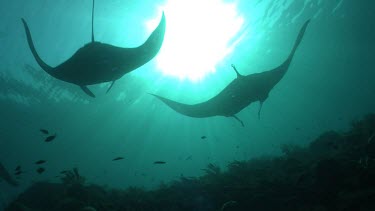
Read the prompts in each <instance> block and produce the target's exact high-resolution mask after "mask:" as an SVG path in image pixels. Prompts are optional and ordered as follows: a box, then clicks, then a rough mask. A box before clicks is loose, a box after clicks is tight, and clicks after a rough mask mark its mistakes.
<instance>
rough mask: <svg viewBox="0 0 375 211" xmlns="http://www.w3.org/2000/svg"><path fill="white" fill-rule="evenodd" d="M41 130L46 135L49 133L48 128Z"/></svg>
mask: <svg viewBox="0 0 375 211" xmlns="http://www.w3.org/2000/svg"><path fill="white" fill-rule="evenodd" d="M40 132H42V133H43V134H45V135H48V134H49V132H48V130H46V129H40Z"/></svg>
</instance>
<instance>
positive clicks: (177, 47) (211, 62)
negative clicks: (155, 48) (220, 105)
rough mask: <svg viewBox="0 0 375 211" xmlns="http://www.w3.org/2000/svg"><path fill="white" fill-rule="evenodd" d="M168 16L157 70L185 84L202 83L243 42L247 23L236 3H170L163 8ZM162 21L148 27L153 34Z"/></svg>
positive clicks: (183, 0)
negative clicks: (189, 82)
mask: <svg viewBox="0 0 375 211" xmlns="http://www.w3.org/2000/svg"><path fill="white" fill-rule="evenodd" d="M160 10H162V11H164V12H165V16H166V21H167V25H166V32H165V36H164V43H163V46H162V48H161V50H160V52H159V54H158V55H157V57H156V61H157V69H158V70H160V71H161V72H162V73H163V74H165V75H169V76H175V77H178V78H179V79H181V80H184V79H189V80H191V81H200V80H202V79H203V78H204V77H205V76H206V75H207V74H208V73H213V72H215V70H216V69H215V67H216V65H217V64H218V63H219V62H220V61H221V60H223V59H224V58H225V57H226V56H227V55H228V54H230V53H231V52H232V51H233V49H234V48H235V45H236V44H237V43H238V42H239V41H240V39H241V36H238V33H239V32H240V31H241V28H242V25H243V23H244V20H243V18H242V17H241V16H240V15H239V14H238V12H237V7H236V4H235V3H224V2H223V1H222V0H204V1H202V0H168V1H167V3H166V4H165V5H164V6H162V7H161V8H160ZM157 22H158V19H155V20H151V21H149V22H148V23H147V26H148V28H149V29H150V31H151V30H152V29H153V28H155V26H156V25H157Z"/></svg>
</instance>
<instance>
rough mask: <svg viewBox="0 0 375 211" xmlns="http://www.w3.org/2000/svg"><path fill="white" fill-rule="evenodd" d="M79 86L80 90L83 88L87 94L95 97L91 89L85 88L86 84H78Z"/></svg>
mask: <svg viewBox="0 0 375 211" xmlns="http://www.w3.org/2000/svg"><path fill="white" fill-rule="evenodd" d="M80 87H81V89H82V90H83V91H84V92H85V93H86V94H87V95H88V96H90V97H93V98H95V95H94V93H92V91H90V89H89V88H87V86H80Z"/></svg>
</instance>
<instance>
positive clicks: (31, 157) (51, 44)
mask: <svg viewBox="0 0 375 211" xmlns="http://www.w3.org/2000/svg"><path fill="white" fill-rule="evenodd" d="M164 3H165V2H164V1H100V0H98V1H97V2H96V11H95V31H96V32H95V35H96V39H97V40H99V41H101V42H105V43H111V44H113V45H117V46H137V45H139V44H141V43H142V42H143V40H145V39H146V38H147V36H148V32H147V30H146V28H145V25H144V24H143V23H145V22H146V21H147V20H149V19H151V18H154V17H155V16H157V15H158V9H157V8H158V6H159V5H162V4H164ZM236 3H237V8H238V12H239V14H240V15H241V16H242V17H243V18H244V20H245V22H244V27H245V28H244V30H245V29H248V30H249V33H248V34H247V36H245V37H244V38H243V39H242V40H241V42H240V43H239V44H238V45H237V46H236V48H235V49H234V51H233V52H232V53H231V54H229V55H228V56H226V57H225V58H224V59H223V60H222V61H220V62H219V63H218V65H217V66H216V72H215V73H211V74H209V75H207V76H206V77H205V78H204V80H202V81H199V82H191V81H188V80H184V81H181V80H179V79H178V78H174V77H171V76H165V75H163V74H161V72H160V71H159V70H157V68H156V59H154V60H152V61H151V62H149V63H147V64H146V65H144V66H142V67H140V68H138V69H137V70H135V71H133V72H131V73H129V74H126V75H125V76H123V77H122V78H121V79H120V80H118V81H117V82H116V84H115V86H114V87H113V88H112V90H111V91H110V92H109V93H108V94H105V92H106V90H107V88H108V86H109V83H106V84H101V85H94V86H90V89H91V90H92V91H93V92H95V93H96V95H97V97H96V98H95V99H91V98H89V97H88V96H86V95H85V94H84V93H83V92H82V91H81V90H80V89H79V87H77V86H75V85H72V84H68V83H65V82H62V81H58V80H56V79H54V78H52V77H50V76H49V75H48V74H46V73H45V72H44V71H42V70H41V69H40V68H39V66H38V65H37V63H36V62H35V60H34V58H33V57H32V54H31V53H30V50H29V48H28V45H27V42H26V37H25V33H24V30H23V27H22V23H21V20H20V18H21V17H24V18H25V19H27V20H28V22H29V24H30V27H31V28H32V31H33V37H34V42H35V45H36V46H37V49H38V52H39V54H40V55H41V57H43V59H44V60H45V61H48V63H49V64H51V65H52V66H54V65H57V64H59V63H61V62H62V61H64V60H66V59H67V58H69V57H70V56H71V55H72V54H73V53H74V52H75V51H76V50H77V49H78V48H80V47H82V45H83V44H85V43H87V42H89V39H90V24H91V22H90V4H91V3H90V1H81V2H73V1H68V2H67V1H53V2H52V1H42V0H37V1H32V2H31V1H30V2H29V1H21V0H15V1H11V2H9V1H8V2H5V1H2V2H0V14H1V20H0V21H1V25H0V45H1V49H0V82H1V84H0V86H1V87H2V88H1V89H0V102H1V103H0V117H1V118H0V125H1V127H0V152H1V153H0V161H1V163H3V165H4V166H5V167H7V169H9V170H10V171H12V170H13V169H14V168H16V166H18V165H21V166H22V168H23V169H24V170H25V173H24V174H21V175H20V176H19V177H18V181H19V183H20V187H17V188H12V187H10V186H9V185H7V184H6V183H5V182H0V190H1V191H0V200H1V201H4V202H7V201H9V200H11V199H13V198H14V196H15V195H17V194H18V193H19V192H21V191H22V190H23V189H25V188H27V187H28V186H30V185H31V184H33V183H35V182H37V181H56V182H57V181H59V179H58V178H55V176H57V175H59V172H60V171H62V170H64V169H71V168H73V167H77V168H79V171H80V173H81V174H82V175H85V177H86V178H87V181H88V182H89V183H94V184H100V185H105V186H109V187H116V188H126V187H128V186H140V187H146V188H149V189H152V188H155V187H157V186H158V185H159V184H160V183H161V182H166V183H168V182H170V181H172V180H174V179H176V178H178V177H180V176H181V175H184V176H188V177H190V176H200V175H202V174H203V173H204V172H203V171H202V170H201V169H202V168H204V167H205V166H206V165H207V164H209V163H214V164H215V165H218V166H220V167H222V168H224V169H225V168H226V165H227V164H228V163H229V162H232V161H234V160H246V159H250V158H253V157H257V156H262V155H277V154H280V146H281V145H283V144H298V145H301V146H305V145H307V144H308V143H310V142H311V141H312V140H313V139H314V138H316V137H317V136H318V135H319V134H321V133H322V132H323V131H326V130H331V129H335V130H339V131H344V130H346V129H347V128H348V126H349V123H350V122H351V121H352V120H356V119H359V118H361V117H362V116H363V115H365V114H367V113H369V112H374V108H375V100H374V99H375V98H374V97H375V94H374V90H375V83H374V78H375V71H374V59H373V55H374V46H375V45H374V41H373V38H374V37H375V23H374V21H373V20H374V16H375V3H374V2H373V1H348V0H330V1H322V0H305V1H302V0H301V1H292V0H284V1H281V0H279V1H271V0H263V1H262V0H258V1H251V3H249V1H236ZM197 7H199V5H197ZM207 14H208V15H209V11H207ZM191 15H194V12H192V14H191ZM166 17H167V26H168V13H166ZM307 19H311V23H310V25H309V28H308V29H307V31H306V34H305V36H304V38H303V41H302V43H301V45H300V46H299V49H298V50H297V52H296V55H295V57H294V59H293V61H292V64H291V67H290V69H289V71H288V73H287V74H286V75H285V77H284V78H283V79H282V80H281V81H280V83H278V84H277V85H276V87H275V88H274V89H273V90H272V91H271V93H270V96H269V98H268V99H267V101H266V102H265V103H264V105H263V108H262V115H261V119H260V120H259V119H258V116H257V112H258V108H259V107H258V106H259V105H258V103H253V104H251V105H250V106H248V107H247V108H245V109H244V110H242V111H241V112H240V113H238V114H237V116H238V117H240V118H241V120H243V121H244V123H245V127H241V125H240V124H239V123H238V122H237V121H236V120H234V119H233V118H226V117H221V116H218V117H210V118H203V119H198V118H191V117H187V116H183V115H181V114H179V113H176V112H175V111H173V110H171V109H170V108H168V107H167V106H165V105H164V104H163V103H162V102H160V101H159V100H157V99H156V98H154V97H153V96H151V95H149V93H157V94H159V95H162V96H165V97H168V98H171V99H173V100H176V101H180V102H184V103H188V104H193V103H199V102H202V101H205V100H207V99H209V98H211V97H213V96H215V95H216V94H217V93H218V92H220V91H221V90H222V89H223V88H224V87H225V86H226V85H227V84H229V83H230V82H231V81H232V80H234V78H235V74H234V72H233V71H232V69H231V67H230V64H231V63H235V64H236V66H237V68H238V69H239V71H241V73H242V74H244V75H248V74H252V73H256V72H262V71H265V70H269V69H272V68H274V67H275V66H277V65H279V64H280V63H281V62H282V61H284V59H285V58H286V57H287V55H288V54H289V52H290V49H291V47H292V45H293V42H294V40H295V37H296V36H297V33H298V30H299V29H300V27H301V25H302V24H303V23H304V22H305V21H306V20H307ZM246 27H248V28H246ZM223 30H225V29H223ZM166 33H168V29H167V32H166ZM192 33H194V32H192ZM197 50H199V49H197ZM171 59H173V58H171ZM192 62H194V61H192ZM41 128H43V129H47V130H49V131H50V132H51V133H53V134H54V133H56V134H57V137H56V139H54V140H53V141H52V142H48V143H46V142H44V139H45V135H43V134H42V133H41V132H40V131H39V130H40V129H41ZM202 136H206V138H205V139H202V138H201V137H202ZM119 156H121V157H124V159H123V160H120V161H116V162H113V161H112V159H113V158H115V157H119ZM190 158H191V159H190ZM41 159H43V160H47V163H45V164H44V167H45V169H46V171H45V172H44V173H43V174H38V173H37V172H36V171H35V170H36V168H37V167H36V166H35V164H34V162H35V161H37V160H41ZM157 160H162V161H165V162H166V164H164V165H155V164H154V163H153V162H154V161H157Z"/></svg>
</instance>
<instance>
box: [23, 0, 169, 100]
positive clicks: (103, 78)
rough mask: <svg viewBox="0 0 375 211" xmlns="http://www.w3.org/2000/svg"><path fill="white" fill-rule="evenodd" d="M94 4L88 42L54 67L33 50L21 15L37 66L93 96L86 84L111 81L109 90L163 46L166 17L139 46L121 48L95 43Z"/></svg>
mask: <svg viewBox="0 0 375 211" xmlns="http://www.w3.org/2000/svg"><path fill="white" fill-rule="evenodd" d="M94 5H95V2H94V0H93V4H92V18H91V19H92V23H91V29H92V30H91V42H90V43H87V44H86V45H84V46H83V47H82V48H80V49H79V50H77V51H76V52H75V53H74V54H73V56H71V57H70V58H69V59H68V60H66V61H65V62H63V63H61V64H60V65H58V66H56V67H51V66H49V65H48V64H46V63H45V62H44V61H43V60H42V59H41V58H40V56H39V55H38V53H37V51H36V49H35V46H34V43H33V40H32V37H31V33H30V30H29V27H28V25H27V23H26V21H25V20H24V19H23V18H22V22H23V25H24V28H25V31H26V36H27V42H28V44H29V47H30V50H31V52H32V54H33V56H34V58H35V60H36V62H37V63H38V64H39V66H40V67H41V68H42V69H43V70H44V71H45V72H47V73H48V74H49V75H51V76H52V77H54V78H57V79H59V80H62V81H65V82H68V83H73V84H76V85H78V86H80V87H81V89H82V90H83V91H84V92H85V93H86V94H88V95H89V96H91V97H95V95H94V94H93V93H92V92H91V91H90V90H89V89H88V88H87V85H93V84H98V83H103V82H112V83H111V85H110V87H109V88H108V90H107V93H108V91H109V90H110V89H111V88H112V86H113V84H114V83H115V81H116V80H117V79H119V78H121V77H122V76H123V75H124V74H126V73H129V72H131V71H133V70H135V69H137V68H139V67H141V66H142V65H144V64H146V63H147V62H148V61H150V60H151V59H152V58H154V57H155V56H156V54H157V53H158V52H159V50H160V48H161V46H162V43H163V40H164V33H165V16H164V12H163V14H162V17H161V20H160V22H159V25H158V26H157V27H156V29H155V30H154V31H153V32H152V33H151V35H150V36H149V37H148V39H147V40H146V41H145V42H144V43H143V44H142V45H140V46H138V47H135V48H121V47H116V46H113V45H109V44H105V43H101V42H97V41H95V39H94Z"/></svg>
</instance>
